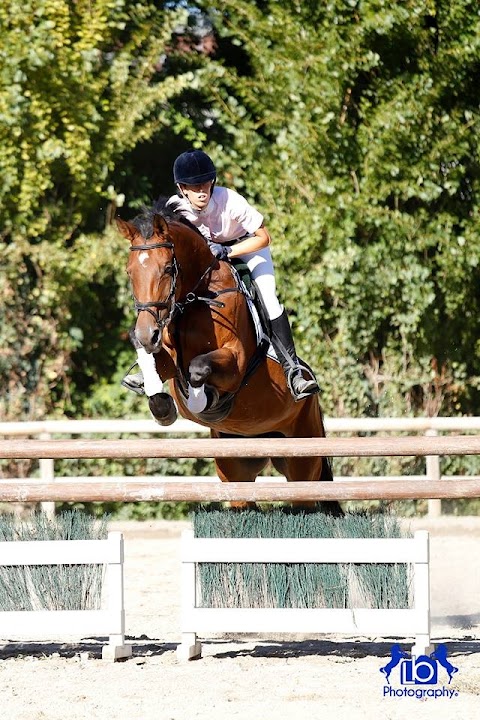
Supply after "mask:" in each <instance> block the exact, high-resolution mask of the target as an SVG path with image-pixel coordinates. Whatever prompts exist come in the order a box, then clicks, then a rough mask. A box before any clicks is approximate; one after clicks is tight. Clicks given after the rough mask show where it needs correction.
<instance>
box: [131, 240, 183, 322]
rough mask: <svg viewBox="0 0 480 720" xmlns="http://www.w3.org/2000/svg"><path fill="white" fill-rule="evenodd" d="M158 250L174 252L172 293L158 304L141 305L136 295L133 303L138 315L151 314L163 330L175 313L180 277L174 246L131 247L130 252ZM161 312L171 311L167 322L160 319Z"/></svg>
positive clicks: (147, 303) (155, 244) (158, 244)
mask: <svg viewBox="0 0 480 720" xmlns="http://www.w3.org/2000/svg"><path fill="white" fill-rule="evenodd" d="M156 248H168V249H169V250H172V251H173V252H172V260H173V267H172V282H171V285H170V292H169V293H168V295H167V299H166V300H159V301H157V302H155V301H152V302H146V303H141V302H138V300H137V298H136V297H135V295H134V296H133V301H134V304H135V310H136V312H137V315H138V314H139V313H141V312H143V311H146V312H148V313H150V315H152V317H153V319H154V320H155V323H156V325H157V327H158V328H159V329H160V330H162V329H163V328H164V327H165V326H166V325H168V323H169V322H170V320H171V319H172V315H173V313H174V311H175V290H176V283H177V276H178V264H177V258H176V257H175V252H174V245H173V243H171V242H160V243H152V244H151V245H130V251H135V250H155V249H156ZM152 308H156V310H157V312H154V311H153V310H152ZM160 310H169V313H168V317H167V318H166V319H165V320H161V319H160Z"/></svg>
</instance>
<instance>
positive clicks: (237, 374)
mask: <svg viewBox="0 0 480 720" xmlns="http://www.w3.org/2000/svg"><path fill="white" fill-rule="evenodd" d="M188 373H189V382H188V409H189V410H190V411H191V412H194V413H199V412H202V410H204V409H205V407H206V404H207V396H206V394H205V384H206V383H207V382H208V384H209V385H213V386H214V387H215V388H216V389H217V390H219V391H221V392H222V391H226V392H235V391H236V390H238V387H239V385H240V381H241V378H242V376H243V373H242V372H241V371H240V368H239V358H238V357H237V355H236V353H234V352H233V351H232V350H231V349H230V348H221V349H219V350H212V352H209V353H205V354H204V355H197V357H195V358H193V360H192V361H191V363H190V366H189V368H188Z"/></svg>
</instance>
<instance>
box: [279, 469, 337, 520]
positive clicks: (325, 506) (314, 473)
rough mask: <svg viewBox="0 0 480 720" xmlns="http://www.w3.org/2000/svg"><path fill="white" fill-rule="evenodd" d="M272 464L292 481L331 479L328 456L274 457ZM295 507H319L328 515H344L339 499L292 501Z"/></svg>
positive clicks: (318, 508)
mask: <svg viewBox="0 0 480 720" xmlns="http://www.w3.org/2000/svg"><path fill="white" fill-rule="evenodd" d="M272 464H273V466H274V467H275V469H276V470H278V472H280V473H282V475H285V477H286V478H287V480H289V481H292V482H311V481H318V480H321V481H330V480H333V477H332V472H331V469H330V466H329V464H328V460H327V458H323V457H287V458H272ZM292 505H294V506H295V507H298V508H305V509H306V510H309V509H317V510H320V511H321V512H323V513H325V514H328V515H335V516H336V517H340V516H342V515H343V514H344V513H343V510H342V508H341V505H340V503H339V502H338V501H337V500H323V501H316V500H299V501H298V502H294V503H292Z"/></svg>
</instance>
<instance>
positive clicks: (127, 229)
mask: <svg viewBox="0 0 480 720" xmlns="http://www.w3.org/2000/svg"><path fill="white" fill-rule="evenodd" d="M115 221H116V223H117V228H118V231H119V233H120V234H121V235H123V237H124V238H127V240H130V242H132V241H133V238H134V237H135V235H136V234H137V229H136V227H135V226H134V225H132V224H131V223H129V222H127V221H126V220H122V218H119V217H117V218H115Z"/></svg>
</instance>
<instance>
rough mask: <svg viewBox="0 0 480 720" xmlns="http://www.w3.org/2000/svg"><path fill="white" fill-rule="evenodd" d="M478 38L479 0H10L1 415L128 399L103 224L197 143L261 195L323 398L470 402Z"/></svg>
mask: <svg viewBox="0 0 480 720" xmlns="http://www.w3.org/2000/svg"><path fill="white" fill-rule="evenodd" d="M209 23H211V24H212V26H213V28H214V33H215V37H216V42H217V49H216V52H215V53H214V54H210V55H209V54H208V53H205V52H202V51H201V48H200V44H201V39H202V37H203V35H204V31H205V28H207V29H208V27H209ZM179 26H180V28H181V29H180V30H179ZM179 33H180V36H182V37H183V38H188V39H189V41H190V45H189V47H188V48H187V50H185V44H184V45H183V46H182V45H181V44H179V43H177V42H176V38H177V39H178V37H179ZM479 46H480V9H479V6H478V3H477V2H475V0H449V2H447V1H446V0H403V1H402V2H396V3H391V2H389V1H388V0H358V1H356V0H326V1H325V2H322V3H319V2H314V1H313V0H302V1H300V0H281V1H280V0H257V1H256V2H253V1H246V0H235V1H234V0H222V2H220V1H217V0H208V2H207V1H206V0H205V2H204V1H203V0H200V1H199V2H190V3H188V4H186V3H175V2H148V1H145V0H140V1H139V2H136V3H129V2H127V0H96V2H90V1H87V0H78V2H75V3H71V2H68V1H67V0H24V1H22V2H21V3H20V2H19V1H17V0H5V2H4V3H2V5H1V7H0V58H1V62H0V257H1V261H0V262H1V272H0V384H1V393H0V419H1V420H20V419H35V418H43V417H45V416H49V417H54V416H55V415H64V414H67V415H70V416H78V417H81V416H95V415H97V416H105V415H107V416H116V417H126V416H129V417H133V416H134V415H136V414H138V415H145V412H146V406H145V405H144V404H142V403H141V401H139V400H137V399H136V398H133V397H129V396H128V395H127V394H126V393H125V392H124V391H123V390H122V389H121V388H120V386H119V380H120V379H121V377H122V373H123V372H124V371H125V370H126V369H127V368H128V366H129V364H130V362H132V361H133V359H134V355H133V351H132V349H131V348H130V346H129V343H128V339H127V334H126V333H127V330H128V327H129V326H130V324H131V323H132V321H133V312H132V307H131V302H130V297H129V289H128V287H127V284H126V277H125V273H124V266H125V263H126V253H127V249H126V247H125V245H124V241H123V240H122V239H121V238H120V237H119V236H118V234H117V233H116V231H115V230H114V229H113V227H112V225H111V220H112V218H113V217H114V215H115V214H116V213H119V214H121V215H122V216H123V217H131V216H133V215H134V214H135V213H136V212H137V210H138V208H139V207H140V206H141V204H142V203H150V202H151V200H153V199H154V198H155V197H156V196H157V195H158V194H159V193H164V194H167V193H170V192H171V191H172V190H173V186H172V182H171V167H172V163H173V159H174V157H175V156H176V155H177V154H178V153H179V152H181V151H182V150H184V149H185V148H186V147H189V146H191V145H194V146H197V147H203V148H205V149H206V150H207V151H208V152H209V153H210V154H211V155H212V157H213V158H214V160H215V162H216V164H217V166H218V171H219V179H220V182H221V183H223V184H226V185H229V186H232V187H234V188H236V189H238V190H239V191H240V192H242V193H243V194H245V195H246V196H247V198H248V199H249V200H251V201H252V202H253V203H255V205H256V206H257V207H258V208H259V209H260V210H261V211H262V213H263V214H264V216H265V219H266V224H267V226H268V228H269V229H270V231H271V234H272V236H273V242H274V244H273V252H274V258H275V262H276V266H277V275H278V285H279V292H280V295H281V298H282V300H283V301H284V302H285V304H286V306H287V307H288V308H289V310H290V312H291V320H292V325H293V328H294V333H295V336H296V340H297V345H298V348H299V351H300V354H302V355H303V356H304V357H305V358H306V359H308V361H309V362H310V363H311V364H312V366H313V367H314V368H315V369H316V371H317V374H318V376H319V378H320V382H321V385H322V388H323V394H322V404H323V407H324V410H325V412H326V413H327V414H329V415H339V416H341V415H356V416H362V415H364V416H377V415H380V416H381V415H385V416H388V415H397V416H398V415H403V414H406V415H425V414H426V415H436V414H442V415H449V414H478V409H479V394H478V391H479V378H480V367H479V352H478V351H479V339H478V332H477V325H478V320H477V318H478V314H479V280H480V270H479V260H478V258H479V254H480V253H479V251H480V235H479V233H480V230H479V227H480V226H479V199H478V186H479V175H480V172H479V171H480V165H479V149H478V137H479V130H480V112H479V95H478V71H479V63H480V61H479V58H480V53H479ZM182 47H183V49H182ZM468 462H469V461H467V460H466V459H465V460H462V461H461V464H462V465H465V467H466V465H468ZM458 469H459V470H460V468H458ZM187 471H188V472H190V471H191V468H189V469H187ZM197 471H202V468H200V470H199V469H198V468H197ZM412 471H414V470H412Z"/></svg>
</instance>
